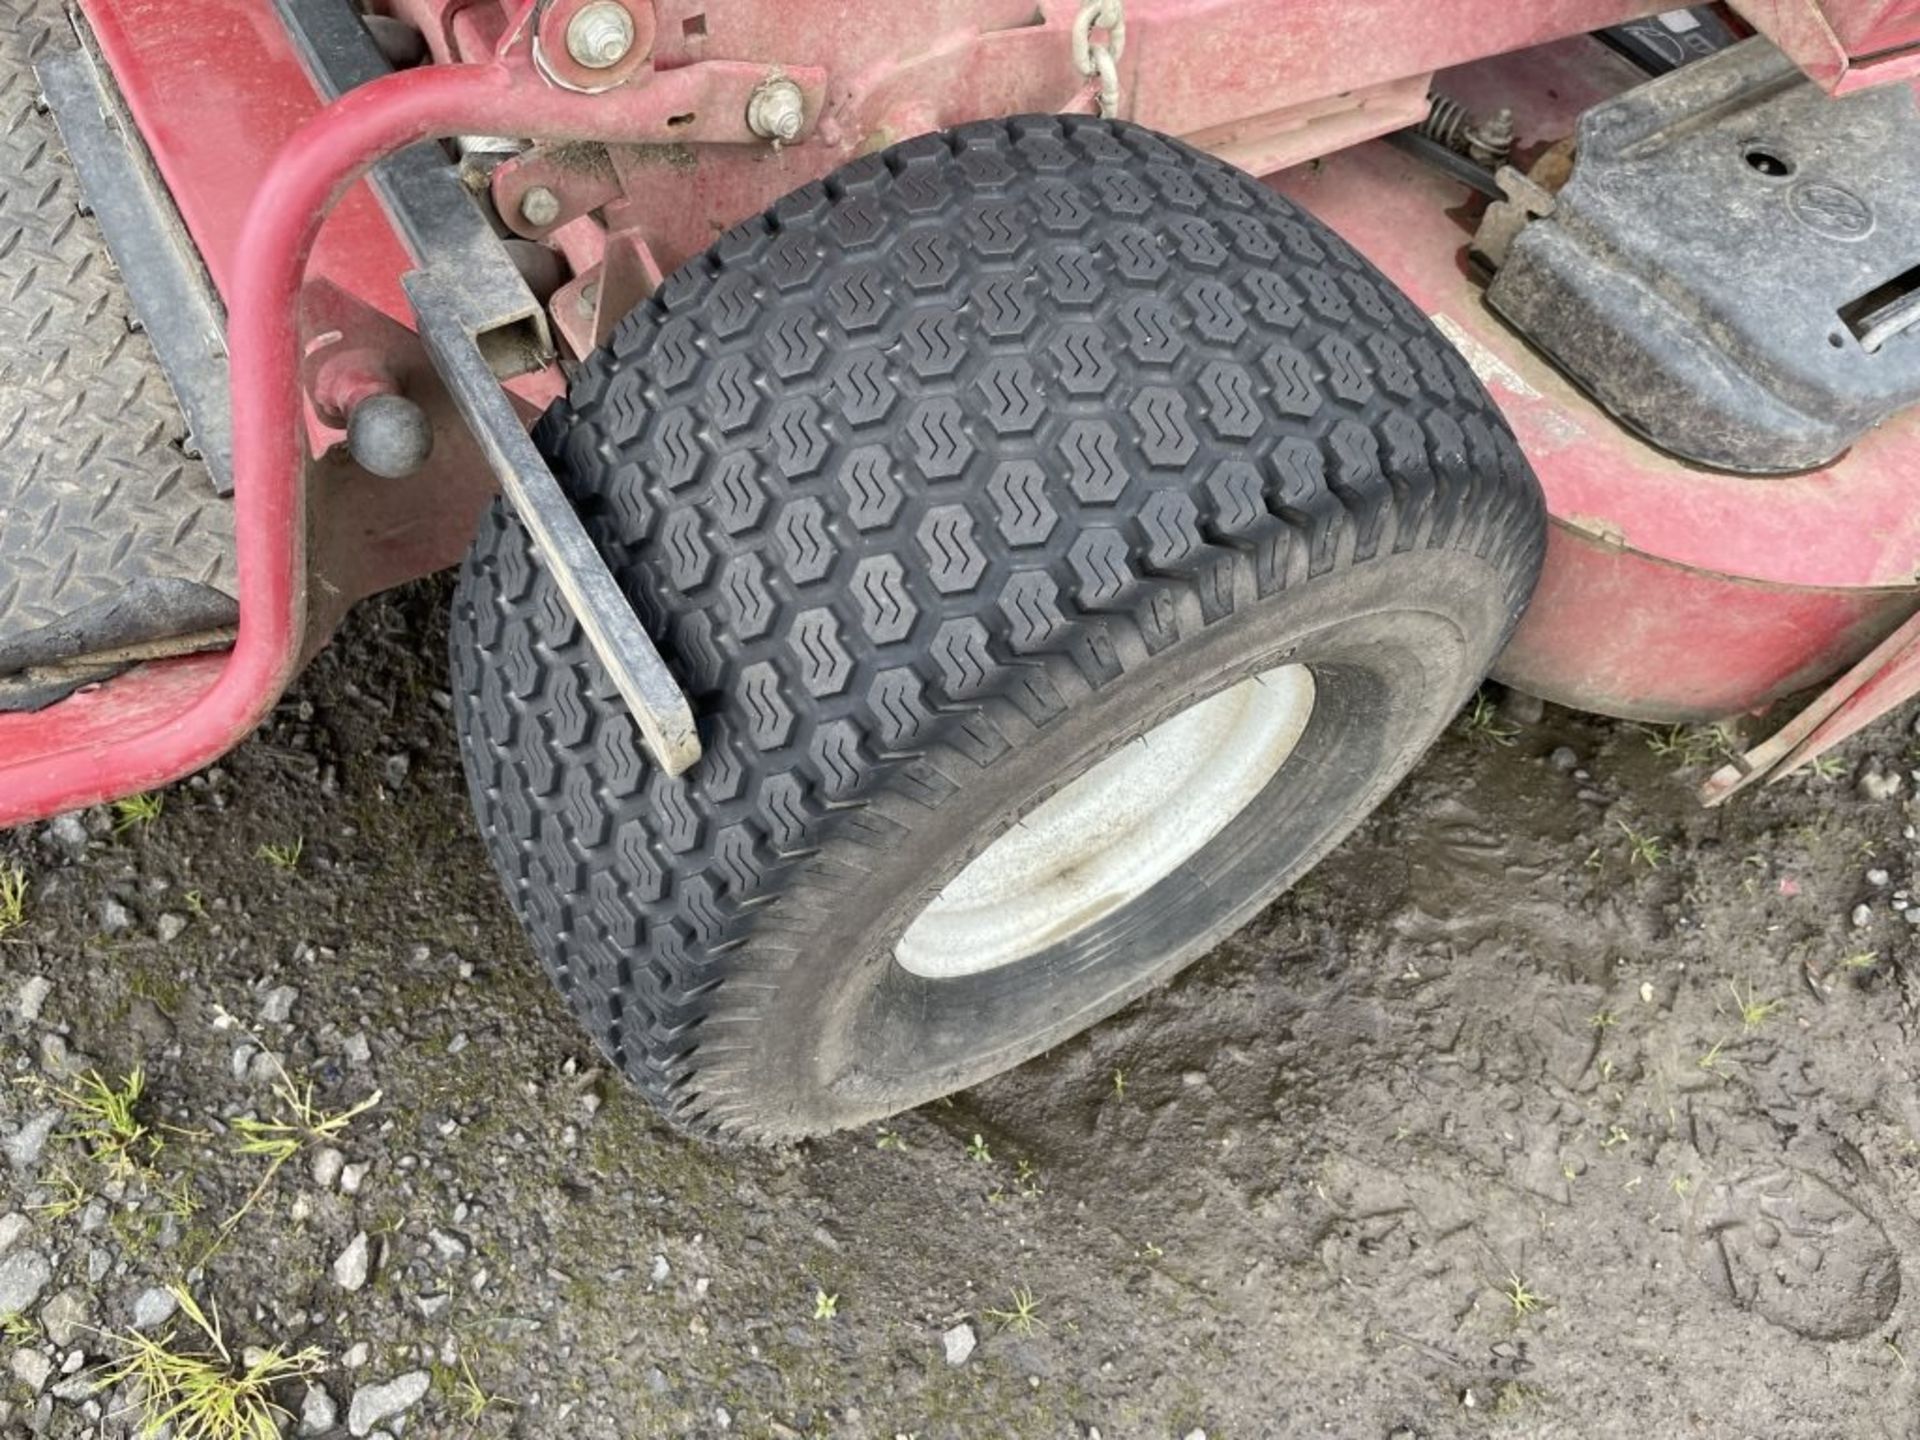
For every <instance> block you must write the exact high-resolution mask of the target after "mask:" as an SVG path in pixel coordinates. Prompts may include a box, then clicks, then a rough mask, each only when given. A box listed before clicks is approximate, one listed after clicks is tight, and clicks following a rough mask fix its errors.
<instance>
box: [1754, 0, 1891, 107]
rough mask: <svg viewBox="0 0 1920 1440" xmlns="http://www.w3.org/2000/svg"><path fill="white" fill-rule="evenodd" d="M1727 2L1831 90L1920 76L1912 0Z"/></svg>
mask: <svg viewBox="0 0 1920 1440" xmlns="http://www.w3.org/2000/svg"><path fill="white" fill-rule="evenodd" d="M1730 3H1731V4H1732V6H1733V8H1734V10H1736V11H1738V12H1739V13H1740V14H1741V15H1742V16H1743V17H1745V18H1746V20H1747V21H1748V22H1749V23H1750V24H1752V26H1753V27H1754V28H1755V29H1756V30H1758V31H1759V32H1760V33H1761V34H1763V35H1765V36H1767V37H1768V38H1769V39H1771V40H1772V41H1773V43H1774V44H1776V45H1778V46H1779V47H1780V48H1781V50H1783V51H1785V52H1786V54H1787V55H1789V56H1790V57H1792V59H1793V61H1794V63H1795V64H1797V65H1798V66H1799V67H1800V68H1801V69H1802V70H1804V71H1806V73H1807V74H1808V75H1810V76H1811V77H1812V78H1813V79H1814V80H1816V81H1818V82H1819V83H1820V84H1821V85H1823V86H1824V87H1826V89H1828V90H1830V91H1832V92H1833V93H1834V94H1836V95H1848V94H1851V93H1853V92H1854V91H1856V90H1865V89H1868V88H1869V87H1871V86H1874V85H1886V84H1893V83H1898V82H1901V81H1913V80H1920V5H1916V4H1915V3H1914V0H1730Z"/></svg>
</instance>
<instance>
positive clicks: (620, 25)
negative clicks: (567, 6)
mask: <svg viewBox="0 0 1920 1440" xmlns="http://www.w3.org/2000/svg"><path fill="white" fill-rule="evenodd" d="M631 49H633V16H632V15H630V14H628V13H627V7H626V6H624V5H622V4H619V3H618V0H593V3H592V4H591V5H582V6H581V7H580V8H579V9H578V10H576V11H575V12H574V14H573V18H572V19H571V20H569V21H568V22H567V54H569V55H571V56H572V57H573V59H574V61H575V63H576V64H580V65H584V66H586V67H587V68H588V69H589V70H605V69H608V68H609V67H610V66H614V65H618V64H619V63H620V62H621V61H622V60H624V59H626V58H627V52H628V51H629V50H631Z"/></svg>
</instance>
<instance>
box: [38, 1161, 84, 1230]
mask: <svg viewBox="0 0 1920 1440" xmlns="http://www.w3.org/2000/svg"><path fill="white" fill-rule="evenodd" d="M47 1188H48V1189H50V1190H52V1191H53V1192H54V1194H53V1198H52V1199H51V1200H48V1201H46V1202H44V1203H43V1204H39V1205H35V1206H34V1207H33V1210H34V1211H35V1213H36V1214H40V1215H45V1216H46V1217H47V1218H48V1219H49V1220H64V1219H66V1218H67V1216H69V1215H72V1214H74V1213H75V1212H77V1211H78V1210H80V1209H81V1208H82V1207H83V1206H84V1205H85V1204H86V1203H87V1201H89V1200H91V1199H92V1198H93V1195H92V1192H91V1191H89V1190H88V1189H87V1187H86V1186H84V1185H82V1184H81V1183H80V1182H79V1181H78V1180H76V1179H74V1178H73V1172H72V1171H71V1170H69V1169H67V1168H66V1167H65V1166H64V1165H57V1166H55V1167H54V1169H53V1170H52V1172H51V1173H49V1174H48V1176H47Z"/></svg>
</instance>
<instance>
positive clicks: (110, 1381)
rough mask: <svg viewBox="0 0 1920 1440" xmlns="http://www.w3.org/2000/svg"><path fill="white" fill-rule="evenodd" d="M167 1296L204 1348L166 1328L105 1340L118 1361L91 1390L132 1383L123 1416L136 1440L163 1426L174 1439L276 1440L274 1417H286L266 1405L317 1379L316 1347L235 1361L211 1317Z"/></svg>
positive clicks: (177, 1291) (182, 1296)
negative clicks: (282, 1389)
mask: <svg viewBox="0 0 1920 1440" xmlns="http://www.w3.org/2000/svg"><path fill="white" fill-rule="evenodd" d="M172 1289H173V1297H174V1299H175V1300H177V1301H178V1302H179V1304H180V1312H181V1314H183V1315H185V1316H186V1317H187V1319H188V1320H190V1321H191V1322H192V1323H193V1326H194V1328H195V1329H197V1330H198V1331H199V1332H200V1335H201V1337H202V1339H203V1342H204V1347H203V1348H188V1347H187V1346H184V1345H181V1344H179V1343H177V1342H176V1340H175V1327H173V1326H171V1325H170V1326H168V1327H167V1328H166V1329H165V1330H164V1331H163V1332H161V1333H160V1334H159V1335H158V1336H149V1335H142V1334H140V1333H139V1332H138V1331H129V1332H126V1333H123V1334H114V1335H110V1336H109V1337H108V1339H109V1340H110V1341H111V1342H112V1343H113V1344H114V1345H115V1346H117V1347H118V1349H119V1350H120V1351H121V1355H120V1358H119V1359H118V1360H116V1361H114V1362H113V1363H112V1364H110V1365H108V1366H107V1367H106V1368H105V1369H104V1370H103V1371H102V1372H101V1374H100V1378H99V1388H100V1389H102V1390H111V1389H113V1388H114V1387H115V1386H118V1385H122V1384H126V1383H127V1382H129V1381H131V1382H133V1388H134V1390H135V1392H136V1393H135V1397H134V1400H133V1402H132V1404H131V1405H130V1406H129V1409H130V1410H131V1412H132V1413H133V1415H134V1416H135V1417H136V1418H137V1420H138V1426H137V1428H138V1430H139V1432H140V1433H142V1434H152V1433H154V1432H156V1431H159V1430H162V1429H164V1428H166V1427H168V1426H171V1427H172V1429H173V1434H174V1437H175V1440H279V1437H280V1434H281V1417H282V1416H285V1417H286V1418H288V1419H291V1418H292V1417H291V1416H290V1415H288V1414H287V1412H286V1411H285V1410H284V1409H283V1408H282V1407H280V1406H279V1405H276V1404H275V1403H274V1400H273V1390H274V1387H275V1386H277V1385H283V1384H286V1383H287V1382H288V1381H292V1380H302V1379H310V1378H312V1377H313V1376H315V1375H318V1374H319V1373H320V1370H321V1368H322V1365H323V1362H324V1360H325V1356H324V1355H323V1354H322V1352H321V1351H320V1349H319V1347H318V1346H313V1345H309V1346H307V1347H306V1348H304V1349H301V1350H295V1351H293V1352H291V1353H289V1352H288V1351H286V1350H285V1349H283V1348H282V1347H280V1346H278V1345H276V1346H274V1347H272V1348H271V1349H267V1350H260V1351H250V1352H249V1353H248V1356H247V1358H245V1359H243V1360H236V1359H235V1358H234V1355H233V1353H232V1351H230V1350H229V1349H228V1348H227V1342H226V1339H225V1337H224V1336H222V1335H221V1333H220V1315H219V1311H217V1310H215V1311H214V1312H213V1313H212V1314H211V1315H209V1314H208V1313H207V1312H206V1311H204V1310H202V1309H201V1308H200V1305H199V1302H198V1301H196V1300H195V1299H194V1298H193V1296H192V1295H190V1294H189V1293H187V1291H186V1290H185V1289H183V1288H181V1287H179V1286H174V1287H172Z"/></svg>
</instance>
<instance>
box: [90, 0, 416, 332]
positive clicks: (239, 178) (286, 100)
mask: <svg viewBox="0 0 1920 1440" xmlns="http://www.w3.org/2000/svg"><path fill="white" fill-rule="evenodd" d="M81 8H82V11H83V13H84V14H85V15H86V18H87V21H88V23H89V24H90V25H91V26H92V27H93V33H94V36H95V38H96V40H97V41H98V42H99V45H100V50H101V53H102V54H103V55H104V56H105V57H106V61H107V65H108V67H109V68H110V69H111V70H112V71H113V76H114V80H115V82H116V83H117V84H118V85H119V87H120V93H121V95H122V97H123V98H124V99H125V101H126V104H127V108H128V109H129V110H130V111H131V112H132V115H133V119H134V123H135V125H136V126H137V127H138V128H139V131H140V134H141V136H142V137H143V138H144V139H145V140H146V142H147V148H148V149H149V150H150V151H151V152H152V153H153V157H154V161H155V163H156V164H157V165H158V166H159V169H160V174H161V175H162V177H163V178H164V179H165V180H166V182H167V188H168V190H169V191H170V192H171V193H172V195H173V200H174V204H175V205H176V206H177V207H178V209H179V211H180V217H181V219H182V220H183V221H185V222H186V227H187V233H188V234H190V235H191V236H192V237H193V242H194V244H195V245H196V246H197V247H198V248H199V251H200V255H201V258H202V259H204V260H205V261H206V265H207V272H208V273H209V274H210V275H212V277H213V283H214V285H215V286H216V287H217V288H218V289H219V291H220V294H221V295H222V296H223V297H224V298H225V299H226V302H227V305H228V307H229V308H231V307H232V306H233V304H234V300H235V295H236V291H235V284H234V282H235V279H236V277H237V274H238V271H239V267H240V264H241V256H240V245H241V220H242V219H243V217H244V216H245V215H246V213H247V207H248V206H249V205H250V204H251V203H252V201H253V199H254V195H255V193H256V192H257V191H258V190H259V188H260V184H261V180H262V178H263V177H264V176H265V175H266V174H267V172H268V171H269V170H270V169H271V168H272V166H273V163H274V159H275V157H276V156H278V155H279V153H280V151H281V149H282V147H283V146H285V144H286V143H287V141H288V140H289V139H290V138H291V137H292V135H293V132H294V131H295V130H297V129H298V128H299V127H300V125H301V124H302V123H303V122H304V121H305V120H307V119H308V117H310V116H311V115H312V114H313V113H314V112H315V111H316V110H318V109H319V108H320V101H319V98H318V97H317V96H316V95H315V94H314V93H313V87H312V85H311V84H309V83H308V80H307V74H306V71H305V70H304V69H303V68H302V67H301V64H300V60H299V57H298V56H297V55H296V54H295V53H294V49H293V44H292V42H291V41H290V40H289V39H288V38H287V35H286V32H285V31H284V30H282V29H281V27H280V24H279V22H278V21H277V20H276V19H275V18H274V15H273V7H272V6H271V5H270V4H268V3H266V0H195V3H194V4H193V5H192V6H190V7H183V6H182V5H181V4H180V3H179V0H84V3H83V4H82V7H81ZM406 268H407V254H406V251H405V250H404V249H403V248H402V246H401V244H400V241H399V240H398V238H397V237H396V236H395V235H394V233H393V229H392V227H391V226H389V225H388V224H387V218H386V215H385V214H384V213H383V212H382V211H381V209H380V203H379V201H378V200H376V199H375V198H374V196H373V193H372V191H370V190H369V189H368V188H367V187H366V186H365V185H355V186H353V187H352V189H351V191H350V192H349V193H347V194H345V195H343V196H342V197H341V199H340V202H339V203H338V204H337V205H336V206H335V207H334V209H333V212H332V213H331V214H330V215H329V216H328V217H327V221H326V224H325V225H324V226H322V228H321V232H320V236H319V239H318V240H317V241H316V243H315V245H314V251H313V263H312V267H311V270H310V272H309V273H310V274H312V275H313V276H315V277H316V278H318V279H324V280H330V281H332V282H333V283H334V284H336V285H338V286H340V287H341V288H342V289H343V290H346V291H349V292H350V293H352V294H354V295H358V296H359V297H360V298H361V299H362V300H364V301H366V302H367V303H368V304H370V305H373V306H375V307H377V308H378V309H380V310H383V311H385V312H386V313H387V314H388V315H391V316H393V317H394V318H395V319H400V320H404V319H406V318H407V316H408V315H409V314H410V313H411V312H409V310H408V309H407V301H406V296H404V295H403V294H401V293H400V276H401V275H402V274H403V273H404V272H405V270H406Z"/></svg>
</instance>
